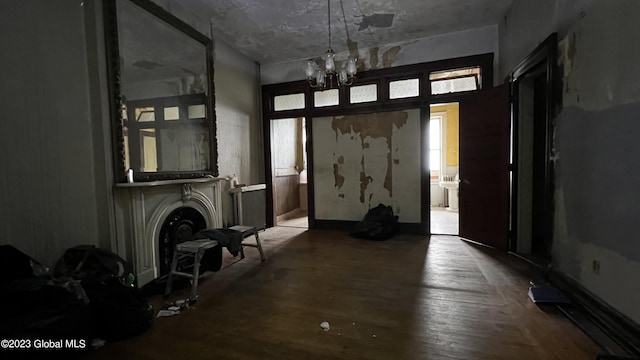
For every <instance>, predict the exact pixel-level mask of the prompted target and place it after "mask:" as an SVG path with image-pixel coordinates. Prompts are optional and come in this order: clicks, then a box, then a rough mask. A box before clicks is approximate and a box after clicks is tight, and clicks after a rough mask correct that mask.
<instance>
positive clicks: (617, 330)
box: [548, 268, 640, 357]
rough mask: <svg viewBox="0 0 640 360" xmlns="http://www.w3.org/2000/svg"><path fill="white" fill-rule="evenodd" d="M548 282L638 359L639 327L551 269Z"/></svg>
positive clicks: (639, 345) (572, 281)
mask: <svg viewBox="0 0 640 360" xmlns="http://www.w3.org/2000/svg"><path fill="white" fill-rule="evenodd" d="M548 279H549V282H551V283H552V284H553V285H555V286H556V287H557V288H558V289H560V290H561V291H562V292H563V293H564V294H566V295H567V296H568V297H569V298H570V299H571V301H572V302H573V303H574V304H576V305H577V306H579V307H580V308H582V309H583V310H584V311H585V312H586V313H587V314H588V315H589V316H590V317H591V318H592V320H593V322H594V324H596V325H597V326H598V327H599V328H600V329H601V330H602V331H603V332H604V333H606V334H607V335H608V336H609V337H610V338H611V339H612V340H613V341H615V342H616V343H617V344H618V345H619V346H620V347H621V348H622V349H624V350H625V351H626V352H627V353H629V354H630V355H632V356H634V357H640V325H638V324H637V323H635V322H634V321H633V320H631V319H630V318H628V317H627V316H625V315H624V314H622V313H620V312H619V311H618V310H616V309H614V308H613V307H611V306H610V305H609V304H607V303H605V302H604V301H603V300H602V299H600V298H599V297H598V296H596V295H594V294H593V293H591V292H590V291H589V290H587V289H586V288H585V287H584V286H582V285H581V284H580V283H578V282H577V281H575V280H573V279H571V278H570V277H568V276H567V275H565V274H564V273H562V272H560V271H558V270H556V269H553V268H551V269H550V271H549V274H548Z"/></svg>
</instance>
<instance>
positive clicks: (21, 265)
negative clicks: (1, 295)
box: [0, 245, 49, 287]
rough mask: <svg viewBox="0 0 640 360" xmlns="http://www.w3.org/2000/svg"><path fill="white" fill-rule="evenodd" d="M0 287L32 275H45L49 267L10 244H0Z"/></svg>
mask: <svg viewBox="0 0 640 360" xmlns="http://www.w3.org/2000/svg"><path fill="white" fill-rule="evenodd" d="M0 274H2V276H0V287H3V286H7V285H9V284H11V283H12V282H13V281H16V280H19V279H27V278H30V277H33V276H47V275H48V274H49V269H47V268H46V267H45V266H43V265H42V264H41V263H39V262H38V261H36V260H35V259H33V258H32V257H30V256H29V255H27V254H25V253H23V252H22V251H20V250H18V249H16V248H15V247H13V246H11V245H0Z"/></svg>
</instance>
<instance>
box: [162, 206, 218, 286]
mask: <svg viewBox="0 0 640 360" xmlns="http://www.w3.org/2000/svg"><path fill="white" fill-rule="evenodd" d="M206 226H207V222H206V221H205V219H204V216H202V214H201V213H200V212H199V211H198V210H196V209H194V208H190V207H181V208H178V209H176V210H174V211H173V212H171V214H169V216H167V218H166V219H165V221H164V223H163V224H162V228H161V229H160V239H159V240H160V241H159V246H160V259H159V260H160V277H164V276H165V275H167V274H168V273H169V270H170V268H171V260H172V259H173V249H174V248H175V246H176V244H179V243H181V242H184V241H188V240H191V238H192V237H193V235H194V234H195V233H197V232H198V231H200V230H202V229H204V228H206ZM186 265H190V264H178V267H179V268H183V267H185V266H186Z"/></svg>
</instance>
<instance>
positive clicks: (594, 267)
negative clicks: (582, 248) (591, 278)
mask: <svg viewBox="0 0 640 360" xmlns="http://www.w3.org/2000/svg"><path fill="white" fill-rule="evenodd" d="M592 270H593V273H594V274H596V275H598V274H600V261H598V260H593V264H592Z"/></svg>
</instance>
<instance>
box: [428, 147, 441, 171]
mask: <svg viewBox="0 0 640 360" xmlns="http://www.w3.org/2000/svg"><path fill="white" fill-rule="evenodd" d="M429 170H431V171H434V170H436V171H437V170H440V150H431V151H429Z"/></svg>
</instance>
